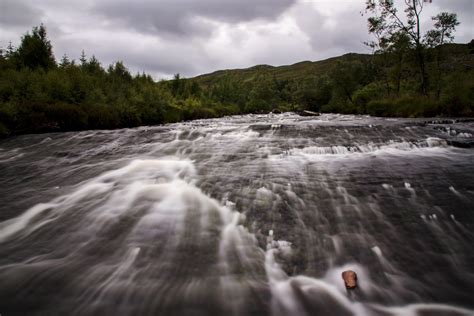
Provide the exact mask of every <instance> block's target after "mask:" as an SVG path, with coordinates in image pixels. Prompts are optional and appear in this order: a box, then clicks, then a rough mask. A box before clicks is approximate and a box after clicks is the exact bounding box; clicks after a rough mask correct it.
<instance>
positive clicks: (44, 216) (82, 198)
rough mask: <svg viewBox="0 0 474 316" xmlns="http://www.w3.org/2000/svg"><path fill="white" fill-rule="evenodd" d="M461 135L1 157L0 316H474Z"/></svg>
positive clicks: (150, 136)
mask: <svg viewBox="0 0 474 316" xmlns="http://www.w3.org/2000/svg"><path fill="white" fill-rule="evenodd" d="M473 134H474V122H473V121H469V120H444V121H431V120H427V119H386V118H372V117H368V116H349V115H335V114H324V115H321V116H319V117H301V116H298V115H296V114H292V113H285V114H278V115H274V114H269V115H245V116H233V117H225V118H220V119H209V120H197V121H192V122H183V123H176V124H168V125H163V126H154V127H140V128H134V129H121V130H110V131H82V132H70V133H51V134H37V135H22V136H15V137H11V138H8V139H5V140H2V141H0V314H1V315H2V316H10V315H276V316H279V315H295V316H298V315H360V316H365V315H381V316H390V315H420V316H421V315H423V316H425V315H473V314H474V300H473V299H472V297H473V293H474V247H473V243H474V136H473ZM345 270H353V271H355V272H356V273H357V276H358V287H357V289H355V290H346V288H345V286H344V282H343V280H342V277H341V273H342V272H343V271H345Z"/></svg>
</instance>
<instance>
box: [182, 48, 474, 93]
mask: <svg viewBox="0 0 474 316" xmlns="http://www.w3.org/2000/svg"><path fill="white" fill-rule="evenodd" d="M471 45H472V44H471ZM443 50H444V54H446V55H449V56H450V58H451V60H452V61H453V66H454V67H474V54H473V53H474V51H473V50H472V49H470V45H469V44H445V45H443ZM372 58H373V55H368V54H356V53H348V54H345V55H342V56H338V57H332V58H328V59H325V60H320V61H301V62H298V63H296V64H293V65H284V66H271V65H256V66H252V67H250V68H243V69H226V70H218V71H215V72H212V73H208V74H203V75H199V76H196V77H194V78H190V79H192V80H193V81H195V82H197V83H199V84H200V85H202V86H207V87H209V86H212V85H213V84H215V83H217V82H219V80H220V79H222V78H224V77H227V76H230V77H232V78H233V79H237V80H243V81H253V80H254V79H255V78H256V77H257V75H259V74H261V73H265V74H267V75H271V76H274V77H275V78H276V79H277V80H294V79H296V80H298V79H299V80H304V79H307V78H308V77H312V76H321V75H326V74H328V73H329V72H330V71H331V69H332V68H333V67H334V66H335V65H336V64H337V63H338V62H362V63H366V62H369V61H370V60H371V59H372Z"/></svg>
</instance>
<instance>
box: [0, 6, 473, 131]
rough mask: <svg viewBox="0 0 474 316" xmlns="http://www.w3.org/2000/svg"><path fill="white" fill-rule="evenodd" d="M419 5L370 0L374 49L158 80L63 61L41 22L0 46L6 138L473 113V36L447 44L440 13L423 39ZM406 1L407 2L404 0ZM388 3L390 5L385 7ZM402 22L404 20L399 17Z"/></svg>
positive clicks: (450, 27)
mask: <svg viewBox="0 0 474 316" xmlns="http://www.w3.org/2000/svg"><path fill="white" fill-rule="evenodd" d="M412 1H413V4H414V5H415V7H413V6H412V7H408V8H407V11H406V13H407V16H408V20H407V21H408V22H407V24H406V25H404V24H400V23H401V22H397V19H398V18H399V17H398V12H396V11H394V9H393V7H390V5H387V3H388V4H390V3H391V2H390V1H367V13H368V14H371V17H370V18H369V20H368V22H369V32H370V33H372V34H373V35H374V38H375V40H374V41H373V42H369V43H367V45H368V46H369V47H371V48H373V51H374V53H373V54H372V55H361V54H347V55H344V56H341V57H336V58H331V59H328V60H324V61H319V62H302V63H298V64H295V65H291V66H281V67H272V66H266V65H260V66H255V67H252V68H249V69H240V70H239V69H237V70H227V71H218V72H215V73H212V74H207V75H202V76H198V77H195V78H191V79H183V78H181V77H180V76H179V75H176V76H175V78H174V79H173V80H168V81H160V82H155V81H154V80H153V79H152V78H151V77H150V76H149V75H147V74H136V75H132V74H131V73H130V72H129V71H128V69H127V68H126V67H125V65H124V64H123V63H122V62H116V63H114V64H112V65H110V66H108V67H106V68H104V67H103V66H102V65H101V63H100V61H98V60H97V59H96V58H95V57H94V56H92V57H90V58H87V56H86V55H85V54H84V53H83V54H82V56H81V58H80V60H79V61H77V62H76V61H74V60H70V59H69V58H68V57H67V56H63V57H62V59H61V60H60V61H59V62H57V61H56V59H55V57H54V56H53V52H52V45H51V43H50V41H49V39H48V38H47V34H46V29H45V27H44V26H43V25H41V26H39V27H35V28H33V30H32V31H31V32H29V33H26V34H25V35H24V36H23V37H22V39H21V43H20V45H19V46H18V47H12V45H9V47H7V48H6V49H5V50H1V51H0V136H5V135H11V134H19V133H34V132H45V131H68V130H83V129H111V128H120V127H133V126H139V125H154V124H160V123H167V122H176V121H181V120H189V119H197V118H210V117H218V116H223V115H232V114H244V113H266V112H270V111H275V110H277V111H298V110H303V109H308V110H312V111H318V112H338V113H357V114H371V115H376V116H403V117H415V116H473V115H474V41H472V42H471V43H470V44H450V42H451V41H452V38H453V36H452V34H453V32H454V30H455V27H456V25H458V24H459V23H458V22H457V18H456V16H455V15H453V14H448V13H442V14H440V15H438V16H436V17H434V22H435V23H434V28H433V29H432V30H430V31H428V32H427V33H426V35H425V36H424V37H422V36H421V33H420V32H419V31H418V28H417V25H418V24H417V23H419V20H417V15H416V14H415V13H413V11H414V9H416V5H418V4H419V3H422V2H419V1H416V0H412ZM407 3H410V1H408V2H407ZM382 5H384V6H382ZM400 21H401V20H400Z"/></svg>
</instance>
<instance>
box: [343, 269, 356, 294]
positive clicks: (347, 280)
mask: <svg viewBox="0 0 474 316" xmlns="http://www.w3.org/2000/svg"><path fill="white" fill-rule="evenodd" d="M342 279H343V280H344V284H345V285H346V289H348V290H353V289H355V288H356V287H357V273H355V272H354V271H352V270H347V271H344V272H342Z"/></svg>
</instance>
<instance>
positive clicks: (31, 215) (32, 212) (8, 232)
mask: <svg viewBox="0 0 474 316" xmlns="http://www.w3.org/2000/svg"><path fill="white" fill-rule="evenodd" d="M56 206H57V204H55V203H41V204H38V205H35V206H33V207H32V208H30V209H29V210H27V211H26V212H25V213H23V214H22V215H20V216H18V217H16V218H12V219H9V220H6V221H4V222H1V223H0V242H4V241H6V240H8V239H9V238H11V237H12V236H13V235H15V234H17V233H18V232H20V231H22V230H24V229H25V228H27V227H29V225H30V224H32V222H33V219H35V217H37V216H39V215H40V214H41V213H43V212H45V211H48V210H51V209H52V208H54V207H56ZM36 228H38V223H36V225H33V226H32V227H31V228H30V231H29V232H30V233H31V232H32V231H34V230H35V229H36Z"/></svg>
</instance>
